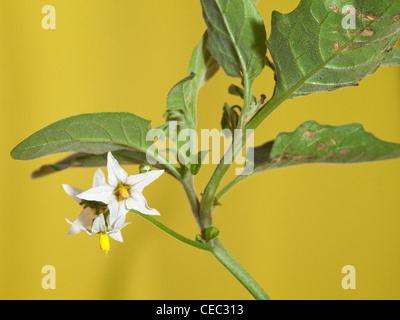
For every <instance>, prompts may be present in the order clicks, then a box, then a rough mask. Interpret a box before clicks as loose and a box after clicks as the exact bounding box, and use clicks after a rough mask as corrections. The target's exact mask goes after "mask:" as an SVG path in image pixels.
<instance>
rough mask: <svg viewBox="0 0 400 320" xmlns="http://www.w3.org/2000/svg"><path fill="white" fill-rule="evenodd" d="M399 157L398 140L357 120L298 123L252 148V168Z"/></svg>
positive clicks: (261, 169) (257, 169)
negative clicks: (335, 123) (366, 128)
mask: <svg viewBox="0 0 400 320" xmlns="http://www.w3.org/2000/svg"><path fill="white" fill-rule="evenodd" d="M399 157H400V144H398V143H390V142H385V141H382V140H380V139H378V138H376V137H375V136H374V135H373V134H371V133H368V132H365V131H364V129H363V127H362V126H361V125H360V124H348V125H342V126H329V125H320V124H318V123H317V122H315V121H308V122H305V123H304V124H302V125H301V126H300V127H299V128H297V129H296V130H295V131H293V132H289V133H280V134H279V135H278V136H277V137H276V139H275V140H274V141H270V142H267V143H266V144H264V145H262V146H259V147H256V148H254V171H253V173H257V172H260V171H264V170H270V169H274V168H280V167H287V166H293V165H300V164H306V163H356V162H368V161H378V160H386V159H394V158H399Z"/></svg>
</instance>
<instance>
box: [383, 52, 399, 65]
mask: <svg viewBox="0 0 400 320" xmlns="http://www.w3.org/2000/svg"><path fill="white" fill-rule="evenodd" d="M382 65H383V66H387V67H394V66H400V49H394V50H393V51H392V52H390V53H389V54H388V55H387V56H386V58H385V60H384V61H383V63H382Z"/></svg>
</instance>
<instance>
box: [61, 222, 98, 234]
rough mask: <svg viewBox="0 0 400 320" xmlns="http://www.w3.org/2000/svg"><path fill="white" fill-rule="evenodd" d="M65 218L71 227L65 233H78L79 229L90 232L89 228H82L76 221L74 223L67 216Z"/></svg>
mask: <svg viewBox="0 0 400 320" xmlns="http://www.w3.org/2000/svg"><path fill="white" fill-rule="evenodd" d="M65 220H66V221H67V222H68V223H69V224H71V225H72V226H71V228H69V230H68V233H67V235H74V234H77V233H79V232H81V231H86V233H87V234H92V233H91V232H90V230H88V229H86V228H84V227H83V226H82V225H80V224H76V223H74V222H71V221H69V220H68V219H67V218H65Z"/></svg>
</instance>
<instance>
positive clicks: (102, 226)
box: [92, 214, 106, 234]
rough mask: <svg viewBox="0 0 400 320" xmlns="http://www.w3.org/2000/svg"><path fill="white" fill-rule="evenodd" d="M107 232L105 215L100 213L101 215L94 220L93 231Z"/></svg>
mask: <svg viewBox="0 0 400 320" xmlns="http://www.w3.org/2000/svg"><path fill="white" fill-rule="evenodd" d="M99 232H106V221H105V220H104V215H103V214H99V216H98V217H97V218H96V219H94V220H93V224H92V233H93V234H95V233H99Z"/></svg>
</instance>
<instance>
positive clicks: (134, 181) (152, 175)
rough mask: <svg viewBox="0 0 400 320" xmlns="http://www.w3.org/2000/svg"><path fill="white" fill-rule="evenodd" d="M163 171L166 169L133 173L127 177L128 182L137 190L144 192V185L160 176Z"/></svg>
mask: <svg viewBox="0 0 400 320" xmlns="http://www.w3.org/2000/svg"><path fill="white" fill-rule="evenodd" d="M163 173H164V170H153V171H149V172H146V173H139V174H135V175H131V176H129V177H128V179H127V184H128V185H130V186H132V188H134V189H135V190H136V191H137V192H142V191H143V189H144V187H146V186H148V185H149V184H150V183H152V182H153V181H154V180H156V179H157V178H159V177H160V176H161V175H162V174H163Z"/></svg>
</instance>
